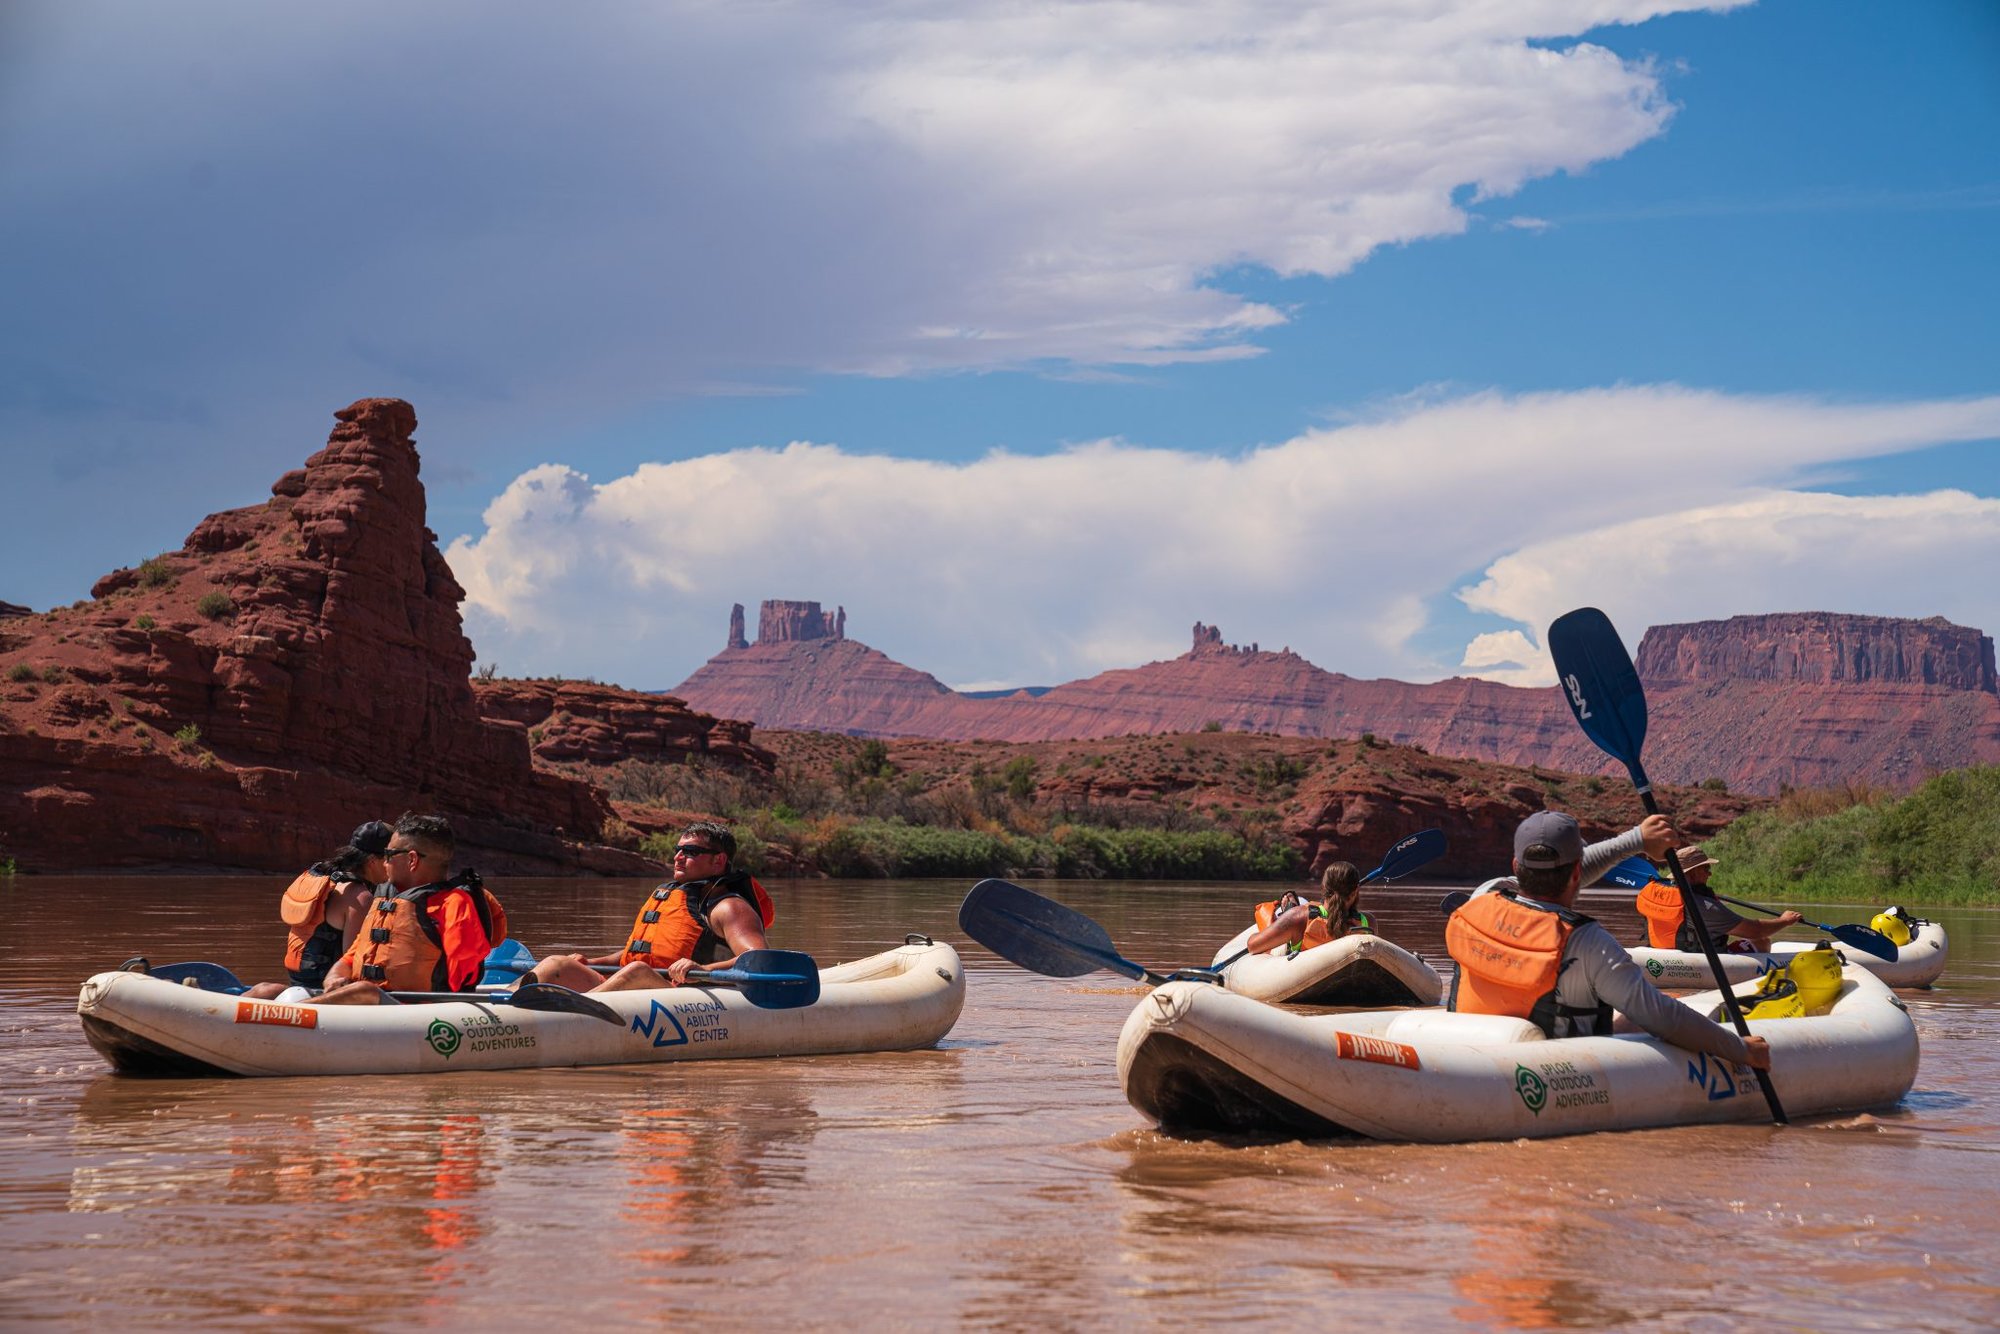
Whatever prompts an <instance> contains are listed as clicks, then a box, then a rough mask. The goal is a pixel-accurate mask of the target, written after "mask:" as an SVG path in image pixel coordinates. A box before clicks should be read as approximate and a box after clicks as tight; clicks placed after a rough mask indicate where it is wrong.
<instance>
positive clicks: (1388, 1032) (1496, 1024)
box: [1118, 966, 1917, 1143]
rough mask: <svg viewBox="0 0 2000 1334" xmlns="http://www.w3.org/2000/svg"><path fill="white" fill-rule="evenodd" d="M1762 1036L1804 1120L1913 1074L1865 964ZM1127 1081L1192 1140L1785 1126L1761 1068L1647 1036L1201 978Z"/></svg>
mask: <svg viewBox="0 0 2000 1334" xmlns="http://www.w3.org/2000/svg"><path fill="white" fill-rule="evenodd" d="M1685 1003H1687V1004H1690V1005H1693V1006H1695V1007H1696V1008H1698V1009H1701V1010H1703V1011H1704V1012H1706V1011H1707V1010H1708V1009H1710V1008H1712V1007H1714V1006H1716V1005H1718V1004H1720V999H1719V997H1718V996H1717V994H1716V993H1714V992H1710V993H1708V994H1707V995H1705V996H1690V997H1687V998H1686V1000H1685ZM1751 1031H1752V1032H1754V1033H1756V1034H1758V1035H1759V1036H1760V1037H1763V1038H1765V1039H1767V1040H1768V1041H1769V1042H1770V1044H1771V1052H1772V1069H1771V1079H1772V1082H1773V1083H1774V1084H1775V1086H1776V1088H1777V1090H1778V1095H1779V1097H1780V1099H1781V1100H1782V1101H1783V1103H1784V1106H1785V1111H1786V1113H1787V1114H1788V1115H1790V1116H1792V1117H1799V1116H1809V1115H1818V1114H1824V1113H1828V1112H1850V1111H1859V1110H1864V1109H1868V1108H1879V1107H1887V1106H1890V1105H1891V1104H1893V1103H1895V1102H1896V1101H1897V1099H1899V1098H1901V1097H1902V1096H1903V1095H1904V1094H1905V1093H1907V1092H1908V1091H1909V1089H1910V1085H1911V1084H1912V1083H1913V1082H1914V1081H1915V1079H1916V1075H1917V1031H1916V1026H1915V1025H1914V1024H1913V1023H1911V1021H1910V1016H1909V1014H1908V1013H1907V1012H1906V1011H1905V1010H1904V1008H1903V1003H1902V1001H1900V1000H1899V999H1898V998H1897V997H1896V995H1895V993H1894V992H1892V991H1891V990H1890V989H1889V988H1888V987H1887V986H1885V985H1883V983H1882V982H1881V980H1880V979H1878V978H1876V977H1875V976H1874V975H1873V974H1872V973H1868V972H1865V971H1863V970H1861V969H1858V968H1854V967H1852V966H1849V967H1847V968H1845V969H1843V971H1842V975H1841V981H1840V993H1839V995H1838V996H1837V997H1836V999H1835V1000H1834V1003H1833V1005H1832V1007H1831V1009H1830V1010H1829V1011H1828V1013H1826V1014H1824V1015H1819V1016H1813V1017H1808V1018H1800V1019H1769V1020H1758V1021H1754V1022H1753V1023H1752V1025H1751ZM1118 1076H1119V1079H1120V1081H1121V1082H1122V1083H1123V1085H1124V1089H1125V1096H1126V1098H1127V1099H1128V1100H1129V1101H1130V1102H1131V1103H1132V1105H1133V1106H1134V1107H1136V1108H1138V1109H1139V1111H1141V1112H1142V1113H1144V1114H1145V1115H1146V1116H1148V1117H1150V1118H1151V1119H1152V1120H1153V1121H1155V1122H1157V1123H1158V1124H1159V1125H1161V1126H1162V1127H1163V1128H1166V1129H1170V1130H1183V1131H1195V1132H1256V1133H1267V1132H1280V1133H1285V1134H1294V1135H1306V1136H1348V1137H1362V1138H1369V1139H1388V1140H1418V1141H1424V1142H1430V1143H1455V1142H1459V1141H1465V1140H1488V1139H1521V1138H1543V1137H1547V1136H1552V1135H1574V1134H1579V1133H1581V1132H1584V1131H1591V1130H1632V1129H1637V1128H1639V1127H1642V1126H1669V1125H1685V1124H1692V1123H1696V1122H1707V1121H1762V1120H1766V1119H1768V1118H1769V1116H1770V1110H1769V1108H1768V1107H1767V1106H1766V1104H1765V1101H1764V1098H1763V1095H1762V1093H1761V1092H1760V1091H1759V1089H1758V1086H1757V1080H1756V1076H1755V1075H1754V1074H1753V1073H1752V1072H1751V1071H1750V1070H1748V1069H1747V1068H1742V1067H1738V1066H1734V1065H1731V1064H1730V1063H1728V1062H1726V1061H1722V1060H1719V1059H1717V1058H1716V1057H1713V1056H1706V1055H1699V1054H1695V1053H1691V1052H1687V1051H1684V1050H1682V1049H1680V1048H1678V1047H1670V1046H1668V1045H1666V1044H1665V1043H1663V1042H1660V1041H1659V1040H1658V1039H1655V1038H1652V1037H1649V1036H1647V1035H1645V1034H1643V1033H1633V1034H1629V1035H1627V1034H1618V1035H1615V1036H1612V1037H1595V1038H1565V1039H1563V1040H1561V1041H1550V1040H1548V1039H1545V1038H1544V1037H1543V1036H1542V1034H1541V1031H1540V1030H1539V1029H1537V1028H1536V1027H1535V1026H1534V1025H1532V1024H1530V1023H1528V1022H1527V1021H1526V1020H1517V1019H1509V1018H1504V1017H1500V1016H1492V1015H1460V1014H1452V1013H1451V1012H1449V1011H1446V1010H1439V1009H1429V1010H1391V1011H1375V1012H1361V1013H1352V1014H1324V1015H1300V1014H1295V1013H1292V1012H1289V1011H1285V1010H1280V1009H1277V1008H1275V1007H1273V1006H1270V1005H1265V1004H1262V1003H1260V1002H1258V1001H1253V1000H1249V999H1246V998H1245V997H1242V996H1238V995H1234V994H1232V993H1230V992H1229V991H1226V990H1224V989H1223V988H1221V987H1217V986H1214V985H1212V984H1205V983H1200V982H1187V981H1177V982H1170V983H1168V984H1167V985H1165V986H1162V987H1160V988H1158V989H1157V990H1155V991H1154V992H1152V993H1151V994H1150V995H1148V996H1147V997H1146V998H1145V999H1144V1000H1142V1001H1140V1002H1139V1005H1138V1008H1136V1009H1135V1010H1133V1012H1132V1015H1131V1017H1130V1018H1129V1019H1127V1020H1126V1021H1125V1028H1124V1031H1123V1032H1122V1033H1121V1034H1120V1035H1119V1039H1118Z"/></svg>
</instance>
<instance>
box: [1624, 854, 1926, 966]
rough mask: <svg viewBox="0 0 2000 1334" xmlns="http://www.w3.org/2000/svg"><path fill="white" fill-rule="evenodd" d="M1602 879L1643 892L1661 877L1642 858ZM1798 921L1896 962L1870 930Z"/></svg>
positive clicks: (1705, 892)
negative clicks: (1642, 890)
mask: <svg viewBox="0 0 2000 1334" xmlns="http://www.w3.org/2000/svg"><path fill="white" fill-rule="evenodd" d="M1603 878H1604V879H1605V880H1606V881H1608V882H1610V883H1611V884H1614V885H1620V886H1623V887H1624V888H1626V889H1644V888H1645V887H1646V886H1648V885H1650V884H1652V883H1653V882H1654V881H1655V880H1658V879H1659V878H1660V875H1659V872H1657V871H1655V870H1654V869H1653V864H1652V863H1651V862H1649V861H1647V860H1646V859H1645V858H1644V857H1627V858H1626V859H1625V860H1624V861H1622V862H1619V863H1618V864H1617V865H1616V866H1614V867H1612V868H1611V869H1610V870H1608V871H1606V872H1605V873H1604V877H1603ZM1695 893H1696V894H1699V895H1701V896H1703V897H1705V898H1711V899H1719V900H1721V901H1722V902H1724V903H1729V904H1734V905H1735V906H1736V907H1738V908H1748V909H1749V910H1750V911H1751V912H1762V913H1769V914H1771V915H1772V916H1773V917H1776V916H1777V915H1778V909H1776V908H1766V907H1764V906H1763V905H1762V904H1759V903H1750V902H1747V901H1745V900H1743V899H1732V898H1730V897H1729V896H1728V895H1727V894H1718V893H1716V892H1715V891H1714V890H1712V889H1697V890H1696V891H1695ZM1799 921H1800V922H1802V923H1803V924H1805V925H1806V926H1809V927H1811V928H1813V929H1814V930H1815V931H1824V932H1826V933H1827V934H1828V935H1829V936H1832V937H1833V938H1834V939H1835V940H1837V941H1839V942H1840V943H1841V944H1843V945H1846V946H1848V947H1849V948H1850V949H1857V950H1860V951H1861V952H1862V953H1863V954H1872V955H1874V956H1875V957H1876V958H1878V959H1887V960H1889V961H1890V962H1892V963H1893V962H1894V961H1895V958H1896V942H1895V941H1893V940H1891V939H1889V938H1888V937H1887V936H1885V935H1883V934H1882V933H1881V932H1880V931H1877V930H1876V929H1875V928H1874V927H1872V926H1862V925H1861V924H1860V923H1858V922H1846V923H1838V924H1833V923H1827V922H1815V921H1813V920H1812V919H1811V918H1810V917H1801V918H1799Z"/></svg>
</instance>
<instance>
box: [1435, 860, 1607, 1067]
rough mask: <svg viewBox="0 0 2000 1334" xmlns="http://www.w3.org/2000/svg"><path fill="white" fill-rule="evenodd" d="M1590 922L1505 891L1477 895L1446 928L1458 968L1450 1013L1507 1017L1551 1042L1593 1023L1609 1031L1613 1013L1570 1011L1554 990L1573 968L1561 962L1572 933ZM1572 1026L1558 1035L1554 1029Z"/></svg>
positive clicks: (1601, 1006) (1449, 948)
mask: <svg viewBox="0 0 2000 1334" xmlns="http://www.w3.org/2000/svg"><path fill="white" fill-rule="evenodd" d="M1590 920H1591V919H1590V918H1588V917H1585V916H1584V915H1583V914H1582V913H1577V912H1571V911H1570V910H1569V909H1568V908H1563V907H1559V906H1558V905H1556V904H1553V903H1543V902H1540V901H1539V900H1535V899H1524V898H1521V897H1519V896H1518V895H1515V894H1512V893H1509V892H1508V891H1507V890H1504V889H1499V890H1494V891H1492V892H1491V893H1487V894H1475V895H1473V896H1472V898H1471V899H1470V900H1468V901H1467V902H1466V903H1465V905H1464V906H1463V907H1461V908H1460V909H1459V910H1458V911H1457V912H1455V913H1453V914H1452V915H1451V920H1449V921H1448V922H1446V923H1445V927H1444V945H1445V949H1446V950H1447V951H1449V952H1450V954H1451V957H1452V960H1453V961H1454V962H1455V963H1457V964H1458V976H1457V977H1455V978H1453V979H1452V983H1451V999H1450V1000H1449V1002H1448V1006H1449V1008H1451V1009H1453V1010H1456V1011H1458V1012H1459V1013H1461V1014H1507V1015H1513V1016H1514V1017H1515V1018H1517V1019H1526V1020H1528V1021H1529V1022H1531V1023H1533V1024H1534V1025H1535V1026H1536V1027H1537V1028H1539V1029H1541V1030H1542V1032H1544V1033H1546V1034H1548V1035H1549V1036H1550V1037H1552V1038H1553V1037H1569V1036H1571V1035H1572V1034H1574V1033H1575V1032H1576V1031H1577V1030H1578V1027H1579V1025H1578V1024H1577V1022H1576V1021H1577V1020H1579V1019H1581V1018H1582V1017H1584V1016H1586V1015H1587V1016H1590V1017H1591V1018H1592V1019H1593V1020H1594V1021H1595V1022H1594V1024H1593V1026H1592V1028H1591V1029H1590V1031H1591V1032H1596V1033H1609V1032H1610V1031H1611V1007H1610V1005H1608V1004H1606V1003H1604V1002H1602V1001H1600V1002H1598V1003H1597V1004H1596V1005H1595V1006H1583V1007H1577V1006H1569V1005H1563V1004H1560V1003H1559V1002H1558V1001H1557V1000H1556V983H1557V981H1558V980H1559V979H1560V978H1561V977H1562V972H1563V969H1565V968H1567V967H1568V966H1569V965H1570V963H1572V962H1574V960H1568V959H1564V958H1563V945H1564V944H1565V943H1567V942H1568V940H1569V936H1570V932H1572V931H1574V930H1576V928H1578V927H1579V926H1583V925H1584V924H1585V923H1587V922H1589V921H1590ZM1558 1020H1566V1021H1568V1022H1567V1023H1565V1024H1564V1025H1563V1032H1561V1033H1558V1032H1556V1028H1557V1021H1558Z"/></svg>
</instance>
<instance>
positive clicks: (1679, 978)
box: [1630, 922, 1949, 991]
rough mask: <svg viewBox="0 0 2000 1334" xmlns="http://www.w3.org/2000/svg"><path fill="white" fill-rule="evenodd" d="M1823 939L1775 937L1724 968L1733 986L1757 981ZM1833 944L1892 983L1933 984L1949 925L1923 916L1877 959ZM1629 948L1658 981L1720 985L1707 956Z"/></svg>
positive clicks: (1669, 985) (1726, 959)
mask: <svg viewBox="0 0 2000 1334" xmlns="http://www.w3.org/2000/svg"><path fill="white" fill-rule="evenodd" d="M1818 944H1819V942H1818V941H1812V940H1805V941H1799V940H1774V941H1772V942H1771V951H1770V953H1768V954H1724V955H1722V956H1721V959H1722V970H1723V973H1724V974H1725V975H1726V976H1727V977H1728V978H1729V981H1730V984H1731V985H1732V986H1733V985H1735V984H1736V983H1738V982H1749V981H1753V980H1754V979H1756V978H1757V977H1759V976H1761V975H1762V974H1763V973H1764V972H1765V971H1766V970H1767V969H1770V968H1773V967H1777V968H1783V967H1784V966H1785V965H1786V964H1787V963H1789V962H1791V960H1792V957H1793V956H1794V955H1796V954H1798V953H1799V952H1800V951H1802V950H1809V949H1812V948H1814V947H1815V946H1816V945H1818ZM1833 947H1834V948H1835V949H1837V950H1839V951H1840V955H1841V957H1842V958H1843V959H1845V960H1846V961H1847V962H1848V963H1850V964H1853V965H1855V966H1857V967H1860V968H1865V969H1867V970H1868V971H1869V972H1871V973H1873V974H1874V975H1875V976H1877V977H1879V978H1881V979H1882V980H1883V981H1884V982H1886V983H1888V984H1889V985H1890V986H1892V987H1903V988H1922V987H1928V986H1930V985H1931V984H1932V983H1934V982H1936V981H1937V980H1938V978H1939V977H1941V976H1942V975H1943V974H1944V965H1945V956H1946V955H1947V954H1948V953H1949V947H1948V944H1947V942H1946V940H1945V934H1944V927H1943V926H1941V925H1939V924H1938V923H1936V922H1919V923H1918V924H1917V930H1916V934H1915V935H1913V936H1912V937H1911V938H1910V943H1909V944H1907V945H1903V946H1900V947H1899V948H1898V949H1897V950H1896V957H1895V958H1893V959H1878V958H1876V957H1875V956H1874V955H1872V954H1870V953H1868V952H1867V951H1866V950H1856V949H1847V948H1844V947H1842V946H1841V945H1840V944H1839V943H1838V942H1834V946H1833ZM1630 953H1631V955H1632V958H1633V959H1634V960H1635V961H1636V962H1637V963H1638V964H1639V966H1640V967H1641V968H1644V969H1645V970H1646V976H1648V977H1650V978H1652V979H1653V984H1654V985H1655V986H1658V987H1663V988H1665V989H1667V990H1670V991H1671V990H1678V989H1681V988H1685V987H1712V986H1714V985H1715V974H1714V973H1712V972H1710V971H1709V967H1708V959H1707V957H1706V956H1704V955H1701V954H1699V953H1690V952H1688V951H1684V950H1656V949H1652V948H1650V947H1648V946H1644V945H1641V946H1639V947H1637V948H1635V949H1633V950H1632V951H1630Z"/></svg>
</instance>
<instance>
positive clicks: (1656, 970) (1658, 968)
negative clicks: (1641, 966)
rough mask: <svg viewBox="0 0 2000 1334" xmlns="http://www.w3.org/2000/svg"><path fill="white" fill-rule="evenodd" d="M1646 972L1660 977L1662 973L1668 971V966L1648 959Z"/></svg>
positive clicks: (1656, 960)
mask: <svg viewBox="0 0 2000 1334" xmlns="http://www.w3.org/2000/svg"><path fill="white" fill-rule="evenodd" d="M1646 971H1647V972H1648V973H1650V974H1651V975H1652V976H1654V977H1658V976H1659V975H1660V974H1661V973H1664V972H1666V971H1667V966H1666V965H1665V964H1663V963H1661V962H1660V961H1659V960H1658V959H1648V960H1646Z"/></svg>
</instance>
